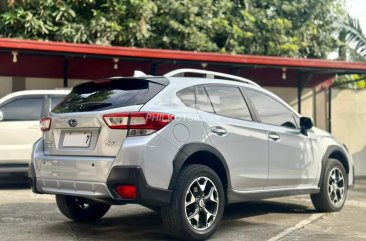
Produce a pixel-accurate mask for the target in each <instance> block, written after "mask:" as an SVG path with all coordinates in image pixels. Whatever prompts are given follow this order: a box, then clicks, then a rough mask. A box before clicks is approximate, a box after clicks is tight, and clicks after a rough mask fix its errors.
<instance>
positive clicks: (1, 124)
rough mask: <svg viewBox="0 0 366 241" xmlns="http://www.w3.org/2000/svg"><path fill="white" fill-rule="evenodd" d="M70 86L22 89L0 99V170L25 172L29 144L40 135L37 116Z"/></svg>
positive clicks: (2, 172)
mask: <svg viewBox="0 0 366 241" xmlns="http://www.w3.org/2000/svg"><path fill="white" fill-rule="evenodd" d="M69 92H70V90H26V91H19V92H14V93H11V94H9V95H6V96H5V97H3V98H1V99H0V137H1V138H0V174H2V175H4V174H6V175H8V174H9V173H19V172H21V173H22V172H24V173H26V172H27V170H28V163H29V161H30V159H31V154H32V146H33V144H34V142H36V141H37V140H38V139H39V138H41V136H42V132H41V131H40V130H39V119H40V117H41V116H44V115H48V112H50V110H51V109H52V108H53V107H54V106H55V105H57V104H58V103H60V101H61V100H63V99H64V97H65V96H66V95H67V94H68V93H69Z"/></svg>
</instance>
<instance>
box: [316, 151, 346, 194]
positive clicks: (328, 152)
mask: <svg viewBox="0 0 366 241" xmlns="http://www.w3.org/2000/svg"><path fill="white" fill-rule="evenodd" d="M334 152H339V153H341V154H342V155H343V157H344V160H343V161H342V160H339V161H340V162H341V163H342V164H343V165H344V169H346V172H347V180H348V173H349V168H350V167H349V161H348V158H347V154H346V153H345V152H344V150H343V149H342V148H340V147H339V146H336V145H331V146H328V149H327V151H326V152H325V154H324V155H323V158H322V164H321V168H322V169H321V172H320V173H321V174H320V178H319V183H318V187H320V185H321V183H322V182H323V178H324V171H325V165H326V163H327V161H328V159H329V157H330V156H331V155H332V153H334ZM335 159H336V158H335ZM343 162H346V163H343Z"/></svg>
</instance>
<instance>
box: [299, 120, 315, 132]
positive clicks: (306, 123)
mask: <svg viewBox="0 0 366 241" xmlns="http://www.w3.org/2000/svg"><path fill="white" fill-rule="evenodd" d="M313 126H314V125H313V121H312V120H311V118H309V117H301V118H300V128H301V133H303V134H304V135H307V134H308V133H307V130H310V129H311V128H312V127H313Z"/></svg>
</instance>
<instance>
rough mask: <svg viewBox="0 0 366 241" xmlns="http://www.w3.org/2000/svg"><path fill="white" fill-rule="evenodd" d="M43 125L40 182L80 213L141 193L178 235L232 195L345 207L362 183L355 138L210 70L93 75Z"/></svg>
mask: <svg viewBox="0 0 366 241" xmlns="http://www.w3.org/2000/svg"><path fill="white" fill-rule="evenodd" d="M192 75H193V76H195V77H192ZM202 75H203V77H202ZM188 76H191V77H188ZM199 76H201V77H199ZM40 125H41V129H42V131H43V132H44V134H43V138H42V139H40V140H39V141H38V142H36V143H35V144H34V149H33V155H32V162H31V164H30V168H29V176H30V179H31V183H32V189H33V191H34V192H35V193H45V194H56V202H57V205H58V207H59V209H60V211H61V212H62V213H63V214H64V215H65V216H66V217H68V218H70V219H72V220H75V221H93V220H97V219H100V218H101V217H102V216H103V215H104V214H105V213H106V212H107V211H108V209H109V208H110V206H111V205H113V204H129V203H137V204H141V205H144V206H146V207H149V208H152V209H157V210H159V211H160V212H161V216H162V219H163V221H164V223H165V225H166V227H167V229H168V230H169V231H170V233H171V234H172V235H174V236H176V237H178V238H181V239H188V240H203V239H206V238H208V237H209V236H210V235H212V234H213V233H214V232H215V230H216V228H217V226H218V225H219V223H220V221H221V219H222V216H223V212H224V208H225V205H226V204H230V203H236V202H243V201H248V200H257V199H264V198H273V197H279V196H288V195H296V194H310V196H311V200H312V201H313V203H314V206H315V208H316V209H317V210H319V211H339V210H340V209H341V208H342V207H343V205H344V203H345V199H346V196H347V188H348V187H349V186H351V185H353V182H354V180H353V176H354V167H353V161H352V158H351V156H350V155H349V153H348V150H347V148H346V146H345V145H343V144H340V143H338V142H337V141H336V140H334V138H333V137H332V136H331V135H330V134H329V133H327V132H325V131H322V130H319V129H317V128H315V127H313V124H312V121H311V119H309V118H306V117H301V116H300V115H299V114H298V113H296V112H295V111H294V110H292V109H291V107H290V106H289V105H287V104H286V103H285V102H284V101H282V100H281V99H280V98H279V97H277V96H276V95H274V94H272V93H271V92H269V91H266V90H265V89H263V88H261V87H260V86H258V85H257V84H256V83H254V82H252V81H250V80H247V79H243V78H240V77H237V76H232V75H226V74H222V73H216V72H211V71H203V70H193V69H180V70H175V71H173V72H170V73H168V74H166V75H165V76H162V77H157V76H147V75H141V74H140V75H139V76H137V77H136V76H135V77H117V78H110V79H104V80H97V81H93V82H88V83H84V84H81V85H79V86H77V87H75V88H74V89H73V90H72V92H71V93H70V94H69V95H68V96H67V97H66V99H65V100H64V101H63V102H61V103H60V104H59V105H58V106H56V107H55V108H54V109H53V111H52V113H51V114H50V116H49V117H48V118H44V119H42V120H41V123H40Z"/></svg>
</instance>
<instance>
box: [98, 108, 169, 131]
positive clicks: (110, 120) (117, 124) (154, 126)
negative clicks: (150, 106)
mask: <svg viewBox="0 0 366 241" xmlns="http://www.w3.org/2000/svg"><path fill="white" fill-rule="evenodd" d="M103 119H104V121H105V123H106V124H107V125H108V126H109V128H111V129H124V130H129V131H128V135H129V136H142V135H149V134H152V133H154V132H156V131H158V130H160V129H162V128H163V127H165V126H166V125H168V124H169V123H170V122H172V121H173V120H174V115H171V114H165V113H154V112H132V113H117V114H107V115H104V116H103Z"/></svg>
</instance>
